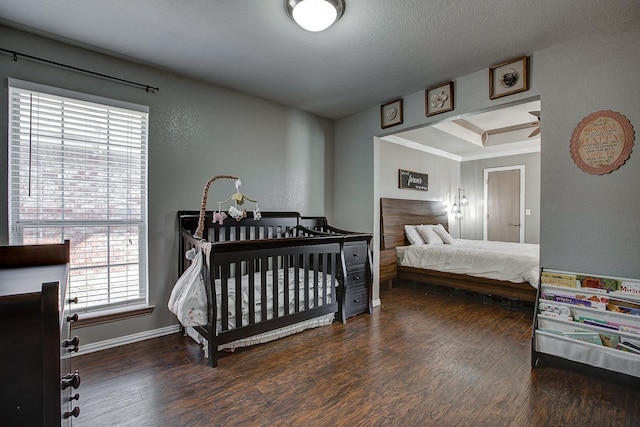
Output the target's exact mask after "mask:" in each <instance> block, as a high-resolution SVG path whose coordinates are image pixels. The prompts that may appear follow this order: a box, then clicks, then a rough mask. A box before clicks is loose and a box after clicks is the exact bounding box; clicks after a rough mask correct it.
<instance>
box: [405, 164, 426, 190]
mask: <svg viewBox="0 0 640 427" xmlns="http://www.w3.org/2000/svg"><path fill="white" fill-rule="evenodd" d="M428 187H429V175H427V174H426V173H418V172H412V171H407V170H403V169H398V188H408V189H411V190H422V191H427V190H428V189H429V188H428Z"/></svg>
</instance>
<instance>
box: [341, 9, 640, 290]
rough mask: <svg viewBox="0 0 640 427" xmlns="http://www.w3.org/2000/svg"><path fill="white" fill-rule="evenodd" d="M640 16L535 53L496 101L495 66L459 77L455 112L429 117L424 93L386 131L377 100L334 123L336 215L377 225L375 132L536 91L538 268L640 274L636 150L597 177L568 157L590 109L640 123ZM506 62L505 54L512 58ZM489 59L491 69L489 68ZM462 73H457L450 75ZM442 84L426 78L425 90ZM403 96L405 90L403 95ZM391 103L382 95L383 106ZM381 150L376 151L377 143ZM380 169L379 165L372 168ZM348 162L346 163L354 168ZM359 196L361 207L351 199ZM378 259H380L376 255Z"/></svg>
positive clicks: (409, 99) (408, 100)
mask: <svg viewBox="0 0 640 427" xmlns="http://www.w3.org/2000/svg"><path fill="white" fill-rule="evenodd" d="M638 40H640V19H639V18H635V19H633V20H631V21H629V22H627V23H625V24H622V25H618V26H616V27H613V28H610V29H606V30H602V31H597V32H594V33H591V34H589V35H587V36H585V37H581V38H577V39H574V40H571V41H569V42H566V43H563V44H560V45H556V46H552V47H550V48H547V49H543V50H540V51H536V52H529V54H530V56H531V61H530V65H531V69H530V76H531V81H530V83H531V84H530V89H529V90H528V91H526V92H522V93H519V94H514V95H511V96H507V97H504V98H499V99H496V100H490V99H489V96H488V71H487V69H485V70H480V71H478V72H476V73H473V74H469V75H466V76H462V77H457V78H455V83H454V84H455V93H456V102H455V106H456V108H455V110H454V111H452V112H448V113H444V114H440V115H438V116H432V117H431V118H426V117H425V115H424V91H422V90H421V91H419V92H416V93H413V94H409V95H406V96H404V123H403V124H402V125H399V126H395V127H393V128H390V129H385V130H384V131H383V130H382V129H381V128H380V123H379V116H380V110H379V105H376V106H372V107H371V108H369V109H367V110H365V111H362V112H360V113H357V114H354V115H352V116H349V117H345V118H343V119H341V120H338V121H336V124H335V158H336V162H335V165H336V168H335V173H334V176H335V182H336V183H341V185H342V187H341V191H336V192H335V196H334V203H335V206H348V213H349V214H348V215H347V216H342V217H341V218H336V221H337V222H338V221H344V222H345V223H348V224H349V225H350V226H352V227H353V228H359V229H369V230H374V229H375V227H376V222H377V221H378V218H377V212H378V209H377V207H376V206H377V204H378V198H379V194H377V193H376V189H375V187H374V186H372V184H371V181H372V180H375V179H374V177H372V176H371V175H372V174H373V173H374V172H373V171H376V170H377V169H379V165H378V162H379V159H372V157H373V156H374V154H372V147H374V145H375V144H374V137H376V136H384V135H388V134H392V133H397V132H398V131H400V130H402V129H404V130H406V129H410V128H414V127H417V126H423V125H424V124H426V123H431V122H435V121H441V120H445V119H451V118H457V117H461V116H463V115H464V114H465V113H471V112H474V111H480V110H483V109H487V108H495V107H496V106H498V105H502V104H506V103H511V102H514V101H518V100H524V99H528V98H529V99H530V98H535V97H538V96H539V98H540V100H541V102H542V151H541V157H540V169H541V178H540V183H541V184H540V245H541V265H542V266H544V267H547V268H557V269H563V270H567V271H579V272H585V273H599V274H605V275H615V276H619V277H635V278H638V277H640V221H639V218H638V217H639V215H640V214H639V212H640V209H639V208H640V198H639V197H638V196H639V193H638V189H637V186H638V183H640V162H639V159H638V153H637V152H638V149H637V147H636V149H635V151H634V152H633V153H632V154H631V158H630V159H629V160H628V161H627V162H626V164H625V165H624V166H622V167H621V168H620V169H619V170H617V171H615V172H612V173H611V174H608V175H605V176H591V175H588V174H586V173H584V172H582V171H581V170H580V169H578V168H577V167H576V166H575V165H574V163H573V161H572V159H571V156H570V154H569V142H570V138H571V133H572V132H573V129H574V128H575V126H576V125H577V124H578V123H579V122H580V120H581V119H582V118H583V117H585V116H586V115H588V114H590V113H592V112H594V111H598V110H602V109H611V110H614V111H618V112H620V113H622V114H624V115H626V116H627V118H628V119H629V120H630V121H631V123H632V124H634V125H635V128H636V135H637V133H638V130H637V129H638V127H639V126H640V103H638V99H640V84H638V73H637V70H638V69H640V43H638ZM505 59H508V58H505ZM490 65H491V64H490V63H487V68H488V67H489V66H490ZM452 77H455V76H452ZM433 83H437V82H425V87H428V86H429V85H430V84H433ZM398 96H402V94H398ZM385 101H388V100H380V103H381V104H382V103H383V102H385ZM373 151H374V153H375V148H374V150H373ZM372 164H373V165H374V167H373V168H372V167H371V165H372ZM347 166H348V167H347ZM352 194H358V195H359V196H358V200H359V202H360V203H358V204H355V203H348V198H349V197H350V195H352ZM374 258H375V256H374Z"/></svg>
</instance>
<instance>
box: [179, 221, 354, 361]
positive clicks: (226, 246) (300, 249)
mask: <svg viewBox="0 0 640 427" xmlns="http://www.w3.org/2000/svg"><path fill="white" fill-rule="evenodd" d="M199 216H200V212H198V211H180V212H178V220H179V254H180V256H179V274H182V273H183V272H184V271H185V269H186V268H187V267H188V265H189V264H190V262H189V261H188V260H186V259H185V257H184V254H185V252H186V251H187V250H189V249H191V248H194V247H198V246H199V244H200V242H202V239H198V238H195V237H193V236H194V233H195V232H196V230H197V229H198V227H199ZM204 224H205V225H204V231H203V234H202V236H203V238H204V239H205V240H207V241H209V242H212V245H211V252H210V258H209V268H208V269H205V271H203V276H204V278H205V287H206V291H207V308H208V313H207V318H208V321H207V325H205V326H198V327H195V328H194V329H195V330H196V331H197V333H198V334H200V335H201V336H202V337H204V338H205V339H206V340H207V345H208V354H209V364H210V365H211V366H213V367H215V366H217V349H218V346H219V345H223V344H227V343H230V342H233V341H236V340H239V339H243V338H247V337H253V336H255V335H258V334H261V333H264V332H268V331H272V330H275V329H278V328H282V327H285V326H289V325H293V324H297V323H299V322H302V321H306V320H309V319H314V318H317V317H320V316H323V315H327V314H331V313H338V312H339V301H340V298H341V296H342V294H343V291H342V289H343V284H342V282H343V280H344V277H345V275H346V271H345V268H344V263H343V261H342V260H343V244H344V238H343V237H342V236H338V235H335V236H331V235H327V236H324V235H323V236H316V237H302V236H303V234H302V232H301V231H300V230H301V229H300V215H299V214H298V213H297V212H262V218H261V219H260V220H259V221H256V220H254V219H253V218H244V219H241V220H240V221H236V220H235V219H233V218H231V217H228V218H226V219H225V220H224V221H223V223H222V224H219V223H213V212H211V211H207V212H205V219H204ZM289 268H293V269H294V271H302V273H301V274H299V275H295V274H294V275H293V276H295V277H291V278H290V277H287V276H288V273H284V274H285V279H291V280H293V281H294V282H295V283H296V284H297V285H299V284H302V287H303V289H304V290H302V291H299V290H298V289H299V286H295V291H291V292H289V291H288V290H285V293H284V296H283V299H284V301H288V302H290V301H293V302H294V304H293V308H292V309H291V310H289V305H288V304H284V306H285V308H284V314H278V313H277V310H274V311H275V312H276V313H274V314H273V317H272V318H271V319H267V310H268V307H267V306H268V304H267V291H268V289H267V287H268V285H267V284H266V278H267V277H276V276H274V275H277V274H278V273H277V272H278V270H279V269H282V270H283V271H285V272H286V271H288V269H289ZM299 269H301V270H299ZM245 273H246V274H248V275H249V276H250V277H253V276H254V273H259V274H260V277H261V284H260V292H255V294H258V293H259V295H254V293H253V292H250V293H249V296H248V298H249V308H248V310H249V313H248V319H249V320H248V322H247V323H246V324H243V321H242V316H237V317H236V322H237V324H236V327H235V328H232V327H230V322H229V316H228V312H229V311H228V309H229V301H231V304H235V312H236V313H240V312H241V311H242V307H241V301H239V299H238V300H236V299H235V298H233V297H232V298H231V299H230V298H229V293H228V289H227V286H226V285H223V286H222V287H221V288H222V292H221V301H219V306H220V312H221V313H220V317H221V319H220V330H219V331H218V332H217V333H216V319H217V318H218V316H219V313H218V312H217V307H218V301H216V298H217V297H216V292H213V291H212V290H213V286H212V283H213V280H211V279H212V278H215V279H220V280H221V281H222V283H223V284H225V283H227V281H228V280H229V279H232V278H236V288H235V293H236V295H240V294H241V291H240V286H241V284H240V276H241V275H242V274H245ZM319 273H328V274H330V275H331V281H330V284H329V285H328V288H327V289H319V288H321V287H323V286H325V285H324V284H323V283H321V284H318V280H317V277H318V274H319ZM274 282H276V281H275V280H274ZM310 287H311V289H312V290H313V292H310V291H306V290H307V289H309V288H310ZM327 292H331V296H332V297H331V298H330V300H329V301H328V299H327V298H319V294H320V293H321V294H322V295H326V294H327ZM312 294H313V295H312ZM274 295H277V292H274ZM277 300H278V297H277V296H275V297H274V305H276V306H277V303H278V301H277ZM256 301H259V302H260V303H261V304H260V307H261V308H260V309H259V311H258V313H257V314H258V316H259V317H260V321H255V316H256V309H254V306H255V304H254V303H255V302H256ZM300 306H302V308H300ZM269 307H271V305H269ZM339 320H342V321H343V322H344V321H345V319H339Z"/></svg>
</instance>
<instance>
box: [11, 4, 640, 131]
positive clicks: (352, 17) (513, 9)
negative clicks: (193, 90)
mask: <svg viewBox="0 0 640 427" xmlns="http://www.w3.org/2000/svg"><path fill="white" fill-rule="evenodd" d="M345 2H346V8H345V13H344V15H343V17H342V19H340V21H338V22H337V23H336V24H335V25H334V26H333V27H331V28H329V29H328V30H327V31H325V32H321V33H310V32H306V31H304V30H302V29H301V28H299V27H298V26H297V25H296V24H294V23H293V22H292V21H291V20H290V19H289V18H288V17H287V15H286V14H285V12H284V0H217V1H213V0H190V1H176V0H108V1H105V0H57V1H53V0H49V1H43V0H2V1H1V2H0V22H1V23H3V24H5V25H9V26H14V27H17V28H21V29H26V30H30V31H33V32H36V33H39V34H44V35H48V36H50V37H53V38H57V39H61V40H65V41H67V42H70V43H74V44H78V45H80V46H83V47H87V48H89V49H95V50H98V51H101V52H107V53H111V54H113V55H116V56H120V57H125V58H129V59H134V60H136V61H139V62H142V63H146V64H152V65H155V66H158V67H160V68H163V69H166V70H170V71H173V72H176V73H180V74H183V75H186V76H189V77H192V78H196V79H200V80H204V81H208V82H212V83H215V84H218V85H220V86H224V87H227V88H230V89H234V90H237V91H241V92H245V93H248V94H252V95H255V96H258V97H261V98H265V99H268V100H272V101H275V102H280V103H283V104H287V105H291V106H294V107H297V108H299V109H302V110H305V111H308V112H310V113H314V114H318V115H320V116H324V117H327V118H331V119H337V118H341V117H344V116H347V115H349V114H352V113H355V112H358V111H361V110H363V109H366V108H368V107H371V106H374V105H376V104H381V103H383V102H385V101H388V100H391V99H393V98H396V97H400V96H404V95H408V94H411V93H414V92H417V91H419V90H422V89H424V88H426V87H429V86H432V85H434V84H438V83H440V82H442V81H446V80H451V79H455V78H456V77H459V76H462V75H465V74H469V73H472V72H476V71H479V70H482V69H485V68H488V67H489V66H491V65H492V64H495V63H498V62H501V61H504V60H506V59H509V58H511V57H515V56H518V55H523V54H530V53H531V52H534V51H536V50H539V49H541V48H544V47H547V46H550V45H553V44H557V43H560V42H562V41H565V40H568V39H571V38H575V37H578V36H580V35H582V34H586V33H589V32H592V31H594V30H596V29H598V28H602V27H607V26H611V25H614V24H616V23H619V22H622V21H625V20H629V19H632V18H633V17H635V16H638V15H640V1H638V0H483V1H473V0H398V1H389V0H345ZM0 47H2V48H6V49H12V50H17V51H20V49H19V46H3V45H2V42H1V41H0ZM24 53H28V52H24ZM50 59H54V60H55V58H50ZM83 65H85V66H86V64H80V65H79V66H83ZM149 84H153V82H149Z"/></svg>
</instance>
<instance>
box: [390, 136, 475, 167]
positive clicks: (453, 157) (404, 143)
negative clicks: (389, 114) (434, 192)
mask: <svg viewBox="0 0 640 427" xmlns="http://www.w3.org/2000/svg"><path fill="white" fill-rule="evenodd" d="M380 139H381V140H383V141H387V142H390V143H392V144H398V145H402V146H404V147H407V148H413V149H414V150H419V151H424V152H425V153H429V154H433V155H436V156H440V157H444V158H446V159H450V160H455V161H456V162H460V161H461V160H462V157H460V156H457V155H455V154H451V153H447V152H446V151H442V150H438V149H437V148H433V147H429V146H428V145H423V144H419V143H417V142H415V141H410V140H408V139H405V138H400V137H399V136H396V135H389V136H383V137H381V138H380Z"/></svg>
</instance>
